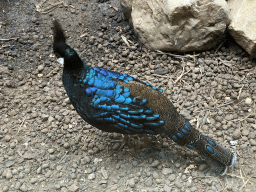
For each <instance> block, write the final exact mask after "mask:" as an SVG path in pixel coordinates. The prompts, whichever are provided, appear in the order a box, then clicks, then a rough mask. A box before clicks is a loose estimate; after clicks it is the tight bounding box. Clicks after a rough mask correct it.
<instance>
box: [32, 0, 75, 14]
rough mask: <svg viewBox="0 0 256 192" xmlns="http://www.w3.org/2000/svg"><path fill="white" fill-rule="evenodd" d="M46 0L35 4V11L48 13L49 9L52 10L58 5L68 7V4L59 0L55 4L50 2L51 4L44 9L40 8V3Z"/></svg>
mask: <svg viewBox="0 0 256 192" xmlns="http://www.w3.org/2000/svg"><path fill="white" fill-rule="evenodd" d="M46 1H47V0H44V1H43V2H42V3H41V4H37V5H36V11H38V12H40V13H49V12H50V11H53V10H54V9H56V8H57V7H58V6H59V5H63V6H64V7H68V6H69V5H67V4H66V3H65V2H64V1H60V2H57V3H55V4H51V3H50V5H51V6H48V7H46V8H44V9H42V8H41V7H42V5H43V4H44V3H45V2H46ZM70 7H72V8H74V7H73V6H71V5H70Z"/></svg>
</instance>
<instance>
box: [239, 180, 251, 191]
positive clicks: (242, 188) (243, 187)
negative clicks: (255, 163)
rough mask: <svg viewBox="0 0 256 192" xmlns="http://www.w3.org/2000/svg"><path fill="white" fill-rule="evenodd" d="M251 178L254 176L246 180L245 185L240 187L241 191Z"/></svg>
mask: <svg viewBox="0 0 256 192" xmlns="http://www.w3.org/2000/svg"><path fill="white" fill-rule="evenodd" d="M251 178H252V177H250V178H248V179H247V180H246V181H245V182H244V184H243V186H242V187H241V188H240V189H239V191H241V190H242V189H243V188H244V187H245V185H247V183H248V182H249V181H250V179H251Z"/></svg>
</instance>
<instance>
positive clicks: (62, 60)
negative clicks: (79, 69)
mask: <svg viewBox="0 0 256 192" xmlns="http://www.w3.org/2000/svg"><path fill="white" fill-rule="evenodd" d="M57 61H58V62H59V63H60V64H61V65H64V58H63V57H60V58H58V59H57Z"/></svg>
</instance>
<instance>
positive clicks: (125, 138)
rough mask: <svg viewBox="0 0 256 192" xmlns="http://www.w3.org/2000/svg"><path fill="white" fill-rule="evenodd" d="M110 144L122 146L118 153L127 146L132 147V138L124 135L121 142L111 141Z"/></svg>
mask: <svg viewBox="0 0 256 192" xmlns="http://www.w3.org/2000/svg"><path fill="white" fill-rule="evenodd" d="M110 142H111V143H120V144H121V146H120V147H119V148H118V149H117V150H116V152H118V151H120V150H121V149H123V148H124V146H125V145H128V146H129V147H132V145H131V140H130V137H129V135H127V134H122V139H120V140H111V141H110Z"/></svg>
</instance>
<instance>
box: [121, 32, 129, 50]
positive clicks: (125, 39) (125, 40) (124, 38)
mask: <svg viewBox="0 0 256 192" xmlns="http://www.w3.org/2000/svg"><path fill="white" fill-rule="evenodd" d="M121 37H122V39H123V41H124V42H125V44H126V45H127V46H128V47H130V44H129V42H128V41H127V38H126V37H125V36H123V35H121Z"/></svg>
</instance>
